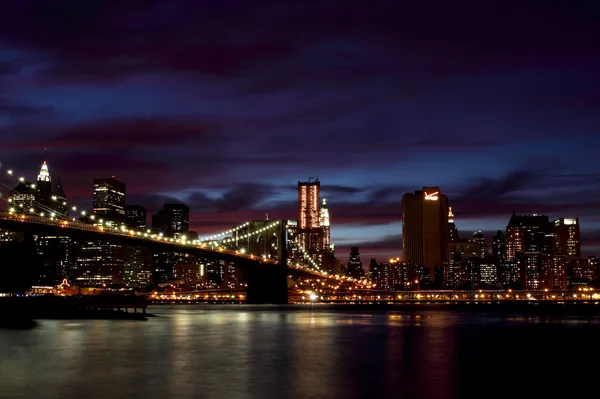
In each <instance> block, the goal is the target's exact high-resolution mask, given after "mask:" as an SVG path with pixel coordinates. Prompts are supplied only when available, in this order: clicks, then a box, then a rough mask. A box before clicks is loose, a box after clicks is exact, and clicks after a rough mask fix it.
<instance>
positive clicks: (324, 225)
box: [319, 198, 331, 252]
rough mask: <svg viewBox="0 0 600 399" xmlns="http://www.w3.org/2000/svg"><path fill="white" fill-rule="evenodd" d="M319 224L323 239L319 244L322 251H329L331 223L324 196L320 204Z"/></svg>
mask: <svg viewBox="0 0 600 399" xmlns="http://www.w3.org/2000/svg"><path fill="white" fill-rule="evenodd" d="M319 226H321V238H322V239H323V241H322V244H321V248H322V251H323V252H329V251H330V246H331V230H330V229H331V223H330V221H329V209H328V208H327V200H326V199H325V198H323V204H322V205H321V217H320V218H319Z"/></svg>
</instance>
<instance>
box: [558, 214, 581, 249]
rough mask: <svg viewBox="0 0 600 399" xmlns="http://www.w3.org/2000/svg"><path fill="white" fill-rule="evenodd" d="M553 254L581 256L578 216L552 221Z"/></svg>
mask: <svg viewBox="0 0 600 399" xmlns="http://www.w3.org/2000/svg"><path fill="white" fill-rule="evenodd" d="M553 232H554V254H555V255H561V256H568V257H576V258H581V237H580V232H579V218H570V219H567V218H560V219H557V220H555V221H554V229H553Z"/></svg>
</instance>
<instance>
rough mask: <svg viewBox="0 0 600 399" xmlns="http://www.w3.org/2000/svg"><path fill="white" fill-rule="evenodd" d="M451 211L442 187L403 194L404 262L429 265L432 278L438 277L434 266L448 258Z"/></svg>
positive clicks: (445, 261)
mask: <svg viewBox="0 0 600 399" xmlns="http://www.w3.org/2000/svg"><path fill="white" fill-rule="evenodd" d="M448 214H449V209H448V197H446V196H445V195H443V194H441V193H440V188H439V187H423V190H422V191H415V192H414V193H406V194H404V195H403V196H402V247H403V251H404V262H405V263H408V264H413V265H423V266H426V267H427V268H428V269H429V279H430V281H433V280H434V279H435V268H436V267H438V266H443V264H444V263H447V262H448V261H449V257H450V255H449V248H448V241H449V235H448Z"/></svg>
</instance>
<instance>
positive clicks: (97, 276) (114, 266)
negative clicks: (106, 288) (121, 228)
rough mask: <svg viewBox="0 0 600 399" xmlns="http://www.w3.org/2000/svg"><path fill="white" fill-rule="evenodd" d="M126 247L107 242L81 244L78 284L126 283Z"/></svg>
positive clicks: (85, 242) (78, 258) (78, 256)
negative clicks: (124, 252)
mask: <svg viewBox="0 0 600 399" xmlns="http://www.w3.org/2000/svg"><path fill="white" fill-rule="evenodd" d="M123 250H124V247H123V246H122V245H120V244H114V243H112V242H110V241H107V240H95V241H83V242H79V250H78V254H77V275H76V280H77V283H78V284H81V285H86V286H101V285H102V284H122V283H123V281H124V274H125V265H124V254H123Z"/></svg>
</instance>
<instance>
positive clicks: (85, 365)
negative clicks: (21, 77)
mask: <svg viewBox="0 0 600 399" xmlns="http://www.w3.org/2000/svg"><path fill="white" fill-rule="evenodd" d="M298 309H299V308H288V307H283V308H279V307H273V306H267V307H251V306H215V305H210V306H203V305H189V306H173V307H158V308H154V309H152V310H151V312H153V313H156V314H157V315H158V316H159V317H157V318H150V319H149V321H147V322H133V321H110V320H89V321H87V320H86V321H76V322H73V321H56V320H43V321H40V326H39V327H38V328H36V329H33V330H29V331H9V330H0V398H89V399H95V398H103V399H104V398H136V397H144V398H202V397H206V398H257V399H259V398H260V399H263V398H329V397H332V398H346V397H348V398H354V397H356V398H387V397H390V398H413V397H414V398H454V397H456V398H458V397H467V396H470V395H473V394H478V395H480V394H481V392H482V391H481V390H480V387H482V386H483V387H485V388H484V391H483V392H485V391H486V390H489V389H490V387H495V388H494V390H501V389H502V388H501V387H502V386H504V385H503V384H506V382H505V381H510V385H511V386H521V385H523V386H525V388H524V389H525V390H526V389H527V387H530V388H531V389H534V388H535V390H534V392H536V393H537V394H538V395H539V394H540V392H542V391H543V389H544V387H548V388H550V386H546V385H544V384H533V385H532V384H531V381H532V379H533V378H534V375H535V374H536V373H540V375H543V378H544V379H545V380H547V381H551V380H552V378H553V375H554V374H556V377H555V378H556V381H568V380H569V378H577V379H578V380H585V378H586V377H585V376H584V375H583V374H585V373H586V372H589V373H592V369H583V370H577V371H574V370H571V369H569V368H565V367H562V366H556V365H561V364H565V363H577V362H578V361H579V359H578V356H579V357H581V359H582V360H585V359H590V358H591V359H596V358H598V355H600V346H599V345H598V344H597V342H598V337H599V336H600V322H599V320H598V319H558V320H551V319H548V318H541V317H517V316H512V317H500V316H492V315H482V314H470V315H468V314H462V313H458V312H451V311H445V312H444V311H433V310H430V311H427V310H421V309H419V310H418V311H417V310H415V311H409V312H406V311H405V312H398V311H397V312H382V311H374V312H368V311H365V310H356V311H352V309H351V308H349V309H348V310H346V311H336V310H330V309H327V307H319V308H318V309H317V308H312V309H311V308H300V310H298ZM575 343H577V347H578V348H584V350H581V349H579V350H575V347H574V346H573V345H574V344H575ZM569 348H572V350H569ZM520 359H524V360H523V361H521V360H520ZM505 362H510V367H509V368H507V367H506V365H505ZM532 364H535V367H532V366H531V365H532ZM570 372H572V373H577V374H576V375H574V376H572V377H569V375H568V374H569V373H570ZM589 378H592V377H591V376H590V377H589ZM582 387H585V386H584V385H582ZM520 392H521V393H523V392H524V391H520Z"/></svg>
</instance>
